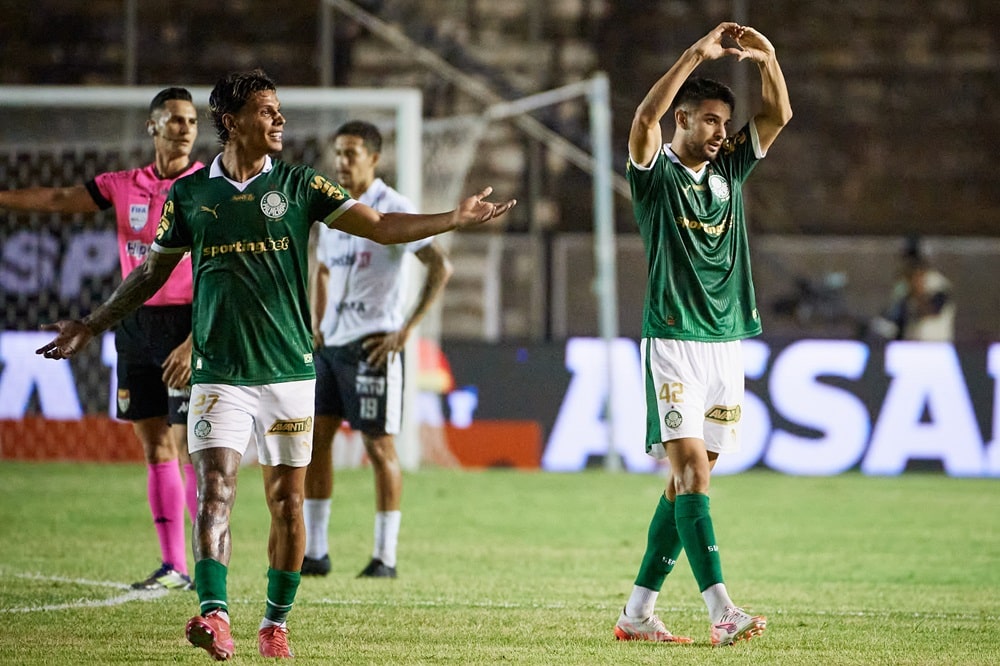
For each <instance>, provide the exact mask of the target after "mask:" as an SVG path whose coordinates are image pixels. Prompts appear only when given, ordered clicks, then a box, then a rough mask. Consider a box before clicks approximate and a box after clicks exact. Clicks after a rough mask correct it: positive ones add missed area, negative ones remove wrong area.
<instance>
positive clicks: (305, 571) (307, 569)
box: [302, 553, 330, 576]
mask: <svg viewBox="0 0 1000 666" xmlns="http://www.w3.org/2000/svg"><path fill="white" fill-rule="evenodd" d="M328 573H330V555H329V553H327V554H326V555H324V556H323V557H319V558H316V559H313V558H311V557H304V558H302V575H303V576H325V575H327V574H328Z"/></svg>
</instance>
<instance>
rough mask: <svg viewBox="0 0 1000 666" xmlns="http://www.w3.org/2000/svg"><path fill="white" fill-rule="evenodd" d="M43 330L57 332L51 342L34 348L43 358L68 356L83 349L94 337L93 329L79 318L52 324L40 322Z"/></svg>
mask: <svg viewBox="0 0 1000 666" xmlns="http://www.w3.org/2000/svg"><path fill="white" fill-rule="evenodd" d="M40 328H41V330H43V331H56V332H57V333H58V334H57V335H56V337H55V338H54V339H53V340H52V342H50V343H48V344H47V345H44V346H42V347H39V348H38V349H36V350H35V353H36V354H41V355H42V356H44V357H45V358H52V359H56V360H58V359H62V358H70V357H72V356H73V355H75V354H76V353H77V352H78V351H80V350H81V349H83V348H84V347H85V346H86V345H87V343H88V342H90V341H91V340H92V339H93V338H94V333H93V331H91V330H90V327H89V326H87V325H86V324H84V323H83V322H82V321H80V320H79V319H69V320H63V321H57V322H56V323H54V324H42V325H41V327H40Z"/></svg>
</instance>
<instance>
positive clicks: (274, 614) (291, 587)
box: [264, 567, 302, 624]
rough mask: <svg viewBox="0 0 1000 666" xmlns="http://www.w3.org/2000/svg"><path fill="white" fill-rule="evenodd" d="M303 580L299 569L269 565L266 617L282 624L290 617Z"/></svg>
mask: <svg viewBox="0 0 1000 666" xmlns="http://www.w3.org/2000/svg"><path fill="white" fill-rule="evenodd" d="M301 580H302V574H300V573H299V572H298V571H278V570H277V569H271V568H270V567H268V569H267V608H266V609H265V610H264V617H265V618H267V619H268V620H270V621H271V622H274V623H275V624H281V623H283V622H284V621H285V620H286V619H287V618H288V612H289V611H290V610H292V604H293V603H294V602H295V593H296V592H298V589H299V581H301Z"/></svg>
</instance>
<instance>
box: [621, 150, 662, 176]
mask: <svg viewBox="0 0 1000 666" xmlns="http://www.w3.org/2000/svg"><path fill="white" fill-rule="evenodd" d="M662 152H663V146H660V149H659V150H657V151H656V153H654V154H653V159H651V160H650V161H649V164H647V165H646V166H643V165H641V164H639V163H638V162H636V161H635V160H634V159H633V158H632V151H631V150H630V151H628V161H629V162H630V163H631V164H632V166H633V167H635V168H636V169H638V170H639V171H649V170H650V169H652V168H653V165H654V164H656V160H658V159H660V153H662Z"/></svg>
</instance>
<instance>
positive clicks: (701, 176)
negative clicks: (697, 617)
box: [614, 22, 792, 645]
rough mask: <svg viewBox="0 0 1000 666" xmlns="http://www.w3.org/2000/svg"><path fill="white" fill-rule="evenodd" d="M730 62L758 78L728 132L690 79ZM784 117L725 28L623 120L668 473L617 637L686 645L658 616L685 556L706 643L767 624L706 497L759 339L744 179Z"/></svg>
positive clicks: (645, 360) (650, 365) (655, 432)
mask: <svg viewBox="0 0 1000 666" xmlns="http://www.w3.org/2000/svg"><path fill="white" fill-rule="evenodd" d="M725 57H735V58H737V59H739V60H741V61H742V60H750V61H752V62H754V63H756V64H757V68H758V70H759V71H760V75H761V81H762V90H761V93H762V95H761V96H762V108H761V109H760V110H759V111H758V112H757V114H756V115H754V116H753V118H751V119H750V121H749V122H748V123H747V125H746V126H744V127H743V128H742V129H740V130H739V131H738V132H736V133H735V134H733V135H732V136H729V130H728V125H729V122H730V119H731V117H732V114H733V110H734V107H735V97H734V95H733V93H732V91H731V90H730V89H729V88H727V87H726V86H724V85H722V84H721V83H718V82H716V81H711V80H708V79H701V78H689V77H690V76H691V74H692V73H693V72H694V70H695V69H696V68H697V67H698V65H699V64H700V63H702V62H705V61H710V60H718V59H721V58H725ZM668 112H670V113H671V116H672V119H673V121H674V124H675V128H674V134H673V138H672V140H671V142H670V143H668V144H664V143H663V138H662V136H661V129H660V121H661V119H662V118H663V116H664V115H665V114H667V113H668ZM791 117H792V109H791V105H790V104H789V100H788V90H787V88H786V86H785V79H784V76H783V75H782V73H781V68H780V67H779V66H778V61H777V58H776V57H775V54H774V47H773V46H772V45H771V43H770V42H769V41H768V40H767V38H765V37H764V35H762V34H761V33H759V32H757V31H756V30H754V29H753V28H750V27H747V26H741V25H739V24H736V23H728V22H727V23H722V24H720V25H719V26H717V27H716V28H715V29H714V30H712V31H711V32H710V33H708V34H707V35H706V36H705V37H703V38H701V39H700V40H698V41H697V42H696V43H695V44H694V45H693V46H691V47H690V48H688V49H687V50H686V51H684V53H683V54H682V55H681V57H680V58H679V59H678V60H677V62H676V63H675V64H674V65H673V67H671V68H670V70H669V71H667V73H666V74H664V75H663V76H662V77H661V78H660V80H659V81H657V82H656V83H655V84H654V85H653V87H652V89H650V91H649V92H648V93H647V94H646V97H645V98H644V99H643V101H642V103H641V104H640V105H639V107H638V109H637V110H636V112H635V116H634V117H633V119H632V128H631V131H630V133H629V162H628V168H627V177H628V180H629V183H630V185H631V189H632V201H633V204H632V205H633V209H634V212H635V218H636V222H637V224H638V226H639V232H640V234H641V236H642V239H643V244H644V246H645V248H646V257H647V261H648V269H649V280H648V284H647V288H646V300H645V306H644V308H643V325H642V343H641V357H642V365H643V371H644V376H645V381H644V384H645V387H646V451H647V452H648V453H649V454H650V455H653V456H655V457H657V458H663V457H666V458H668V459H669V461H670V475H669V477H668V479H667V483H666V489H665V491H664V493H663V495H661V496H660V498H659V503H658V505H657V507H656V510H655V512H654V514H653V518H652V520H651V521H650V525H649V530H648V539H647V545H646V552H645V554H644V556H643V559H642V563H641V565H640V567H639V573H638V575H637V576H636V579H635V585H634V587H633V589H632V593H631V595H630V597H629V600H628V602H627V604H626V605H625V608H624V610H623V611H622V613H621V615H620V617H619V618H618V622H617V624H616V625H615V630H614V633H615V636H616V637H617V638H618V639H619V640H649V641H660V642H674V643H689V642H691V639H690V638H686V637H682V636H674V635H673V634H671V633H670V632H669V631H668V630H667V628H666V627H665V626H664V624H663V622H662V621H661V620H660V619H659V618H658V617H657V616H656V614H655V612H654V611H655V605H656V599H657V596H658V594H659V592H660V589H661V587H662V586H663V583H664V581H665V579H666V576H667V574H669V573H670V571H671V570H672V569H673V566H674V563H675V562H676V560H677V557H678V555H679V554H680V552H681V549H682V548H683V549H684V552H685V553H686V554H687V557H688V561H689V562H690V564H691V569H692V571H693V572H694V577H695V579H696V581H697V582H698V588H699V589H700V590H701V593H702V597H703V598H704V600H705V604H706V606H707V607H708V616H709V621H710V623H711V642H712V644H713V645H730V644H732V643H734V642H736V641H739V640H745V639H749V638H751V637H753V636H757V635H759V634H761V633H763V631H764V629H765V627H766V619H765V618H764V617H762V616H752V615H750V614H749V613H747V612H745V611H744V610H743V609H741V608H739V607H738V606H737V605H736V604H735V603H733V601H732V599H730V597H729V593H728V591H727V589H726V585H725V583H724V582H723V577H722V565H721V559H720V554H719V546H718V543H717V541H716V538H715V533H714V529H713V526H712V516H711V513H710V511H709V498H708V488H709V478H710V476H711V473H712V469H713V468H714V467H715V463H716V461H717V460H718V458H719V455H720V454H721V453H725V452H728V451H732V450H735V449H736V447H738V445H739V427H740V423H739V421H740V414H741V411H742V409H741V408H742V402H743V393H744V374H743V356H742V348H741V343H740V341H741V340H742V339H744V338H748V337H751V336H754V335H758V334H759V333H760V332H761V325H760V319H759V317H758V313H757V306H756V302H755V296H754V288H753V281H752V278H751V273H750V250H749V246H748V242H747V228H746V219H745V216H744V210H743V195H742V187H743V182H744V181H745V180H746V178H747V177H748V176H749V175H750V172H751V171H752V170H753V169H754V167H756V165H757V164H758V162H759V161H760V159H761V158H763V157H764V155H765V153H766V152H767V150H768V148H769V147H770V146H771V144H772V143H773V142H774V140H775V138H776V137H777V136H778V133H779V132H781V130H782V128H783V127H784V126H785V125H786V124H787V123H788V121H789V120H790V119H791Z"/></svg>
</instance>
